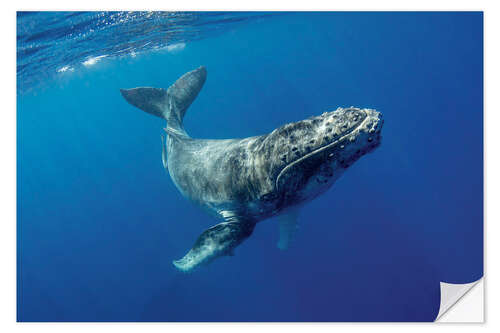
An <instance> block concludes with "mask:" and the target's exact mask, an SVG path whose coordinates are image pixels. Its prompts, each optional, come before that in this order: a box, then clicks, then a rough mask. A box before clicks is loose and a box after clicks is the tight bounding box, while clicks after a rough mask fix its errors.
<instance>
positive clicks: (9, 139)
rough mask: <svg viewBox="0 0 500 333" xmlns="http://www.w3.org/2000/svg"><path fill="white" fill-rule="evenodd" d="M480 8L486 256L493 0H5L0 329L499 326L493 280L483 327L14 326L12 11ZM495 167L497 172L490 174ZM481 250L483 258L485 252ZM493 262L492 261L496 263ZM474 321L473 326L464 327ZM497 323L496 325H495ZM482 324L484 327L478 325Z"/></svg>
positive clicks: (494, 78) (494, 223)
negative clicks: (483, 74)
mask: <svg viewBox="0 0 500 333" xmlns="http://www.w3.org/2000/svg"><path fill="white" fill-rule="evenodd" d="M62 9H64V10H97V9H99V10H119V9H126V10H141V9H142V10H144V9H148V10H378V11H380V10H459V11H462V10H484V11H485V15H484V22H485V179H487V181H488V182H487V184H486V183H485V232H487V234H488V235H489V236H488V239H485V244H486V245H487V253H499V244H500V242H498V239H496V240H492V239H491V237H497V238H498V235H499V234H500V233H499V228H500V227H499V223H500V216H499V211H498V204H495V203H497V202H498V176H497V175H498V170H500V165H499V163H498V155H497V154H495V153H497V152H498V151H499V149H498V144H499V143H500V140H499V137H498V134H499V132H500V131H499V130H498V129H497V124H499V123H500V122H499V116H498V114H499V112H500V107H499V106H500V105H499V102H498V95H499V93H498V89H499V87H500V84H499V83H500V82H498V81H499V79H498V77H499V76H498V74H499V71H498V60H496V59H500V53H499V44H498V31H500V26H499V25H500V24H499V22H500V17H499V15H498V1H481V0H475V1H459V0H455V1H440V0H420V1H413V2H408V1H405V2H403V1H396V0H378V1H369V0H365V1H354V0H351V1H341V2H340V1H336V2H334V1H320V0H307V1H296V0H295V1H294V0H288V1H272V0H265V1H264V0H253V1H246V2H239V3H237V2H235V1H230V0H210V1H205V2H204V1H202V0H196V1H189V2H188V1H185V0H184V1H182V0H168V1H148V0H142V1H131V0H121V1H117V0H112V1H106V3H103V2H102V1H97V0H86V1H84V2H83V1H81V2H79V3H77V4H74V3H73V4H70V3H69V2H68V1H63V0H45V1H43V2H40V1H36V0H24V1H5V2H4V3H3V4H2V10H1V11H0V15H1V21H0V22H1V23H0V24H2V29H0V33H1V36H2V39H1V41H2V44H3V52H1V61H0V64H1V66H2V68H1V73H2V79H1V86H0V87H1V96H2V97H3V98H2V102H3V103H2V111H1V112H0V115H1V122H0V124H1V125H2V128H1V130H0V145H1V150H0V152H1V153H2V157H3V158H2V161H1V162H2V163H0V165H1V168H2V169H1V171H2V172H0V184H1V185H2V186H1V187H2V189H1V197H0V199H1V200H0V212H1V214H2V219H1V224H0V225H1V228H2V230H1V232H0V237H1V238H0V246H1V250H2V251H0V256H1V262H2V263H3V266H4V269H3V270H2V274H0V279H1V280H0V288H1V290H0V295H1V296H2V297H1V301H0V305H1V308H0V320H1V321H0V325H1V328H0V330H1V331H3V332H13V331H14V330H30V331H34V332H42V333H43V332H67V331H68V330H69V331H71V332H86V331H88V330H89V329H92V331H109V330H110V329H117V330H120V331H122V332H130V331H136V330H141V331H142V330H148V331H158V332H165V331H166V330H172V329H173V330H175V332H178V331H180V332H183V331H191V330H194V329H200V330H203V331H204V332H217V333H223V332H234V331H235V330H238V332H251V331H252V332H253V331H254V330H255V329H258V330H272V331H276V330H278V331H281V330H286V331H287V332H298V331H302V330H305V329H307V330H311V329H313V330H314V331H318V332H328V333H330V332H332V330H334V329H338V328H342V330H343V331H344V330H348V331H352V330H355V331H357V330H361V329H369V330H370V331H374V332H384V333H385V332H387V331H400V330H401V329H404V330H405V331H418V332H419V331H421V330H422V328H423V327H422V326H425V329H426V330H436V329H439V330H440V331H442V330H453V332H457V331H463V330H470V329H472V330H475V329H477V328H479V327H477V326H485V327H487V328H493V329H495V330H496V331H498V330H499V328H500V325H499V319H498V316H495V315H493V316H492V317H491V318H490V317H489V316H488V314H489V313H493V314H495V313H496V312H498V310H499V306H498V302H499V300H500V297H499V293H498V290H499V288H498V283H487V286H486V292H487V294H486V309H485V310H486V318H485V319H486V324H485V325H477V324H475V325H474V324H473V325H463V324H446V325H440V324H399V323H397V324H390V323H387V324H353V323H348V324H343V323H339V324H314V323H313V324H301V323H299V324H259V323H249V324H113V323H110V324H64V323H63V324H27V323H21V324H16V323H15V318H16V306H15V304H16V278H15V267H16V256H15V251H16V243H15V240H16V238H15V234H16V225H15V218H16V201H15V185H16V184H15V173H16V165H15V149H16V147H15V138H16V136H15V128H16V125H15V110H16V98H15V94H16V88H15V78H16V70H15V68H16V67H15V47H16V39H15V35H16V33H15V29H16V23H15V11H16V10H62ZM495 171H496V172H495ZM487 253H485V258H489V256H488V255H487ZM496 262H498V260H497V261H496ZM498 275H499V274H498V263H495V262H494V261H493V260H491V261H488V262H487V264H486V265H485V276H486V277H487V280H486V281H500V279H499V277H498ZM471 326H474V327H471ZM495 327H496V328H495ZM481 328H484V327H481Z"/></svg>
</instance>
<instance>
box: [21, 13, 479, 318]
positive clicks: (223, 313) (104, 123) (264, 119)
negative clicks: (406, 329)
mask: <svg viewBox="0 0 500 333" xmlns="http://www.w3.org/2000/svg"><path fill="white" fill-rule="evenodd" d="M482 23H483V16H482V14H481V13H308V14H301V13H296V14H288V15H279V16H276V17H272V18H267V19H265V20H262V21H258V22H252V23H248V24H245V25H242V26H240V27H238V28H235V29H228V31H226V32H225V33H222V34H220V35H217V36H213V37H211V38H206V39H202V40H198V41H194V42H191V43H188V44H187V45H186V47H185V49H184V50H182V51H180V52H176V53H168V52H151V53H146V54H142V55H140V56H137V57H135V58H132V57H125V58H122V59H108V60H105V61H101V62H99V63H97V64H96V65H94V66H92V67H90V68H86V69H78V70H76V71H74V72H71V73H64V75H60V76H59V77H56V78H54V79H53V80H51V81H48V82H45V85H44V87H43V88H42V87H41V88H39V89H38V90H34V91H32V92H30V93H26V94H20V95H19V96H18V99H17V102H18V110H17V114H18V118H17V121H18V124H17V131H18V150H17V153H18V176H17V177H18V192H17V193H18V194H17V195H18V209H17V213H18V320H20V321H430V320H433V319H434V318H435V316H436V315H437V312H438V309H439V301H440V295H439V281H446V282H450V283H467V282H471V281H475V280H476V279H478V278H480V277H481V276H482V274H483V141H482V134H483V30H482ZM199 65H205V66H206V67H207V69H208V79H207V82H206V84H205V87H204V88H203V90H202V92H201V93H200V95H199V97H198V98H197V100H196V101H195V102H194V104H193V105H192V106H191V108H190V109H189V111H188V112H187V115H186V118H185V125H186V128H187V131H188V132H189V133H190V134H191V135H192V136H193V137H200V138H232V137H247V136H253V135H259V134H264V133H266V132H269V131H271V130H273V129H274V128H276V127H278V126H280V125H282V124H284V123H286V122H291V121H297V120H301V119H303V118H307V117H309V116H312V115H318V114H320V113H322V112H324V111H329V110H332V109H335V108H337V107H338V106H344V107H346V106H351V105H353V106H358V107H369V108H376V109H377V110H379V111H381V112H382V113H383V114H384V118H385V125H384V129H383V140H382V145H381V146H380V148H379V149H378V150H376V151H375V152H374V153H372V154H370V155H367V156H365V157H363V158H362V159H361V160H360V161H358V162H357V163H356V164H354V165H353V166H352V167H351V168H350V170H348V171H347V172H346V173H345V174H344V176H343V177H342V178H341V179H340V180H339V181H338V182H337V183H336V184H335V185H334V187H333V188H332V189H331V190H330V191H329V192H327V193H326V194H325V195H323V196H322V197H320V198H318V199H317V200H315V201H314V202H312V203H311V204H309V205H308V206H306V207H305V209H304V210H303V211H302V214H301V221H300V227H301V229H300V232H299V234H298V237H297V241H296V243H295V246H294V247H293V248H292V249H290V250H289V251H287V252H280V251H279V250H278V249H277V248H276V242H277V239H278V226H277V224H276V221H274V220H269V221H265V222H263V223H261V224H259V225H258V226H257V228H256V229H255V232H254V234H253V236H252V237H251V238H250V239H248V241H246V242H245V243H243V244H242V245H241V246H240V247H239V248H238V249H237V250H236V255H235V256H234V257H225V258H222V259H219V260H217V261H215V262H214V263H212V264H211V265H209V266H207V267H204V268H202V269H200V270H198V271H196V272H195V273H193V274H189V275H185V274H181V273H178V272H176V271H175V269H174V267H173V265H172V264H171V261H172V260H173V259H178V258H180V257H182V256H183V255H184V254H185V252H186V251H187V250H188V249H189V248H190V247H191V245H192V244H193V242H194V240H195V239H196V238H197V236H198V235H199V234H200V233H201V232H202V231H203V230H204V229H206V228H207V227H209V226H211V225H213V224H216V223H217V221H216V220H213V219H212V218H211V217H209V216H208V215H206V214H205V213H204V212H202V211H200V210H198V209H197V208H196V207H195V206H194V205H192V204H191V203H190V202H188V201H187V200H186V199H184V198H183V197H182V196H181V195H180V194H179V192H178V191H177V190H176V188H175V187H174V185H173V183H172V181H171V180H170V178H169V176H168V175H167V174H166V173H165V171H164V170H163V169H162V164H161V155H160V151H161V150H160V148H161V145H160V134H161V133H162V130H161V128H162V126H164V123H163V122H162V121H161V120H159V119H158V118H155V117H151V116H150V115H147V114H145V113H143V112H141V111H139V110H137V109H134V108H133V107H132V106H130V105H129V104H127V103H126V102H125V101H124V100H123V99H122V97H121V96H120V93H119V88H131V87H136V86H154V87H165V88H166V87H168V86H169V85H170V84H171V83H172V82H174V81H175V79H176V78H177V77H178V76H180V75H182V74H183V73H185V72H187V71H189V70H191V69H194V68H196V67H198V66H199Z"/></svg>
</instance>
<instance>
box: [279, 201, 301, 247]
mask: <svg viewBox="0 0 500 333" xmlns="http://www.w3.org/2000/svg"><path fill="white" fill-rule="evenodd" d="M298 217H299V208H292V209H290V210H288V211H287V212H285V213H283V214H281V215H279V216H278V221H279V224H280V239H279V241H278V248H279V249H280V250H287V249H288V248H289V247H290V245H291V244H292V243H293V241H294V240H295V235H296V233H297V229H298V225H297V220H298Z"/></svg>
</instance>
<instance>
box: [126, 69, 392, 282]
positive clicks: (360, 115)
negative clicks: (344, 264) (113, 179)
mask: <svg viewBox="0 0 500 333" xmlns="http://www.w3.org/2000/svg"><path fill="white" fill-rule="evenodd" d="M206 77H207V70H206V68H205V67H203V66H201V67H199V68H197V69H195V70H193V71H191V72H188V73H186V74H184V75H183V76H181V77H180V78H179V79H178V80H177V81H176V82H175V83H174V84H173V85H171V86H170V87H169V88H168V89H161V88H149V87H139V88H132V89H121V90H120V92H121V94H122V96H123V97H124V98H125V100H127V102H129V103H130V104H132V105H133V106H135V107H137V108H139V109H141V110H143V111H145V112H148V113H150V114H152V115H155V116H157V117H160V118H163V119H165V120H166V121H167V125H166V127H165V128H164V130H165V132H166V135H165V136H164V135H162V162H163V166H164V168H165V169H167V170H168V172H169V174H170V177H171V178H172V181H173V182H174V184H175V185H176V187H177V188H178V190H179V191H180V192H181V194H182V195H183V196H184V197H186V198H188V199H190V200H192V201H193V202H195V203H196V204H198V205H199V206H201V207H203V208H205V209H206V210H208V211H209V212H211V213H213V214H215V216H216V217H218V218H219V219H220V220H221V223H219V224H217V225H215V226H213V227H211V228H209V229H207V230H205V231H204V232H203V233H202V234H201V235H200V236H199V237H198V239H197V240H196V241H195V242H194V245H193V246H192V248H191V249H190V250H189V251H188V252H187V254H186V255H185V256H184V257H183V258H181V259H179V260H174V261H173V264H174V266H175V267H176V268H177V269H179V270H180V271H184V272H189V271H192V270H193V269H195V268H197V267H198V266H200V265H202V264H206V263H208V262H210V261H212V260H214V259H216V258H218V257H220V256H225V255H230V256H232V255H234V248H235V247H237V246H238V245H239V244H241V243H242V242H243V241H244V240H245V239H247V238H248V237H249V236H250V235H251V234H252V232H253V230H254V228H255V225H256V224H257V223H258V222H261V221H263V220H266V219H268V218H271V217H275V216H277V217H278V219H277V220H278V221H279V228H280V239H279V241H278V247H279V248H280V249H283V250H284V249H286V248H288V246H289V245H290V243H291V241H293V239H294V235H295V232H296V229H297V216H298V211H299V210H300V208H301V206H303V205H304V204H305V203H306V202H308V201H310V200H312V199H314V198H316V197H317V196H318V195H320V194H322V193H324V192H325V191H326V190H327V189H329V188H330V187H331V186H332V184H333V183H334V182H335V181H336V180H337V179H338V178H339V177H340V175H342V173H343V172H344V171H345V170H346V169H347V168H348V167H349V166H350V165H352V164H353V163H354V162H355V161H357V160H358V159H359V158H360V157H361V156H363V155H365V154H367V153H369V152H371V151H373V150H374V149H375V148H376V147H377V146H379V145H380V140H381V129H382V124H383V120H382V115H381V113H380V112H377V111H375V110H372V109H366V108H365V109H361V108H355V107H348V108H340V107H339V108H337V109H336V110H334V111H330V112H325V113H323V114H321V115H319V116H314V117H311V118H309V119H305V120H302V121H298V122H293V123H289V124H286V125H283V126H281V127H279V128H277V129H275V130H273V131H272V132H271V133H268V134H264V135H259V136H254V137H249V138H243V139H226V140H210V139H195V138H192V137H190V136H189V135H188V134H187V133H186V131H185V130H184V126H183V119H184V115H185V113H186V110H187V109H188V107H189V106H190V105H191V103H192V102H193V101H194V100H195V98H196V97H197V95H198V93H199V92H200V90H201V88H202V87H203V84H204V83H205V80H206Z"/></svg>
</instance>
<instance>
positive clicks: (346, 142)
mask: <svg viewBox="0 0 500 333" xmlns="http://www.w3.org/2000/svg"><path fill="white" fill-rule="evenodd" d="M343 111H344V112H345V111H356V112H357V114H356V116H355V118H354V119H356V118H358V119H356V120H357V121H356V124H355V126H351V127H350V128H346V130H345V131H343V132H342V133H341V134H340V135H338V136H337V137H335V138H333V140H331V141H330V142H329V143H325V144H323V145H322V146H320V147H318V148H316V149H314V150H311V151H310V152H307V153H306V154H305V155H303V156H301V157H299V158H298V159H296V160H294V161H292V162H290V163H288V164H287V165H286V166H285V167H284V168H283V169H282V170H281V171H280V173H279V174H278V176H277V177H276V188H277V189H280V188H281V187H282V186H283V185H284V183H286V181H287V178H289V177H286V176H287V175H289V174H293V172H292V170H293V169H295V168H296V167H299V166H300V165H304V167H305V168H308V166H306V164H308V162H311V163H310V164H311V165H322V166H323V167H322V168H320V169H321V172H320V173H321V174H320V175H319V178H320V180H321V182H325V183H326V182H328V179H329V178H331V177H333V171H332V169H331V168H330V167H329V165H330V164H331V163H333V162H334V161H337V162H338V164H339V165H340V166H341V167H342V168H347V167H348V166H350V165H351V164H352V163H354V161H356V160H357V159H358V158H359V157H361V156H362V155H364V154H366V153H368V152H370V151H372V150H373V149H375V148H376V147H377V146H378V145H379V144H380V139H381V136H380V132H381V128H382V124H383V120H382V119H381V114H380V113H379V112H376V111H374V110H370V109H364V110H361V109H356V108H349V109H344V110H343ZM340 126H345V125H340ZM346 147H347V148H346ZM351 150H352V151H353V152H352V153H351V152H350V151H351Z"/></svg>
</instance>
